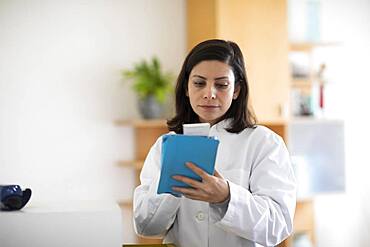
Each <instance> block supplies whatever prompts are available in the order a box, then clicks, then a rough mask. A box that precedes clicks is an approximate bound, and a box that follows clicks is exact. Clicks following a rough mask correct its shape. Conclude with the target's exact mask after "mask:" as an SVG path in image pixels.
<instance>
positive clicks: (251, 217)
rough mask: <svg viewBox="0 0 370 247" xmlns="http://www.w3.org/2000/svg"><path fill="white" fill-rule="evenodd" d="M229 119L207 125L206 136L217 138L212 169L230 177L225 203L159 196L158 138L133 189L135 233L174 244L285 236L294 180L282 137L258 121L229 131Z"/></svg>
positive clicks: (247, 242)
mask: <svg viewBox="0 0 370 247" xmlns="http://www.w3.org/2000/svg"><path fill="white" fill-rule="evenodd" d="M228 124H229V121H228V120H224V121H221V122H220V123H218V124H216V125H214V126H212V127H211V130H210V136H217V137H218V138H219V140H220V144H219V148H218V153H217V157H216V164H215V168H216V170H217V171H218V172H219V173H220V174H221V175H222V176H223V177H224V178H225V179H227V180H228V182H229V186H230V201H229V203H228V206H227V207H226V208H225V207H223V209H222V207H220V206H218V205H213V204H210V203H207V202H202V201H196V200H191V199H187V198H185V197H181V198H177V197H174V196H172V195H170V194H160V195H158V194H157V193H156V191H157V187H158V181H159V175H160V154H161V143H162V138H158V140H157V141H156V143H155V144H154V145H153V146H152V148H151V149H150V152H149V154H148V156H147V158H146V160H145V162H144V167H143V169H142V171H141V174H140V180H141V185H139V186H138V187H137V188H136V189H135V192H134V225H135V231H136V233H137V234H139V235H143V236H161V237H164V242H165V243H174V244H176V246H178V247H196V246H202V247H203V246H211V247H213V246H215V247H217V246H222V247H224V246H230V247H237V246H258V244H261V245H264V246H274V245H276V244H278V243H280V242H281V241H282V240H284V239H285V238H286V237H287V236H289V234H290V233H291V232H292V228H293V226H292V222H293V216H294V211H295V204H296V183H295V178H294V175H293V170H292V167H291V163H290V157H289V154H288V151H287V149H286V146H285V144H284V142H283V140H282V138H281V137H280V136H278V135H276V134H275V133H274V132H272V131H271V130H269V129H268V128H266V127H263V126H258V127H257V128H255V129H251V128H247V129H245V130H243V131H242V132H240V133H239V134H233V133H229V132H227V131H226V130H225V127H227V126H228ZM179 152H181V150H179Z"/></svg>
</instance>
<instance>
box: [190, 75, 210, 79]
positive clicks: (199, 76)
mask: <svg viewBox="0 0 370 247" xmlns="http://www.w3.org/2000/svg"><path fill="white" fill-rule="evenodd" d="M192 77H198V78H201V79H203V80H207V78H206V77H204V76H201V75H193V76H192Z"/></svg>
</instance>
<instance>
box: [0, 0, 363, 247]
mask: <svg viewBox="0 0 370 247" xmlns="http://www.w3.org/2000/svg"><path fill="white" fill-rule="evenodd" d="M369 23H370V1H368V0H353V1H346V0H244V1H242V0H231V1H226V0H204V1H191V0H187V1H186V0H155V1H152V0H122V1H118V0H116V1H82V0H77V1H52V0H50V1H46V0H44V1H41V0H32V1H21V0H1V1H0V184H21V185H23V186H25V187H30V188H32V190H33V192H34V194H33V197H32V201H47V202H49V201H60V200H63V201H69V200H70V201H73V200H114V201H117V202H121V205H123V204H124V205H123V206H122V212H123V214H122V215H123V217H122V221H123V226H124V229H123V233H122V236H123V241H124V242H125V243H134V242H137V241H138V240H137V238H136V237H135V235H134V233H133V231H132V222H131V221H132V219H131V215H130V211H131V209H130V206H129V205H128V206H127V204H129V203H126V204H125V203H122V202H127V201H130V200H131V198H132V192H133V189H134V187H135V185H136V183H137V181H136V179H137V173H138V169H132V167H130V166H127V165H119V164H117V163H119V162H118V161H120V160H135V159H136V157H135V155H136V153H135V152H137V151H136V150H135V143H137V140H136V138H135V137H137V136H136V134H135V127H134V128H133V127H132V125H130V124H122V122H125V121H132V120H135V121H136V120H138V119H142V116H141V114H140V112H139V110H138V106H137V95H136V94H135V92H134V91H133V90H132V88H131V85H130V84H129V83H126V82H125V80H124V79H123V78H122V70H124V69H130V68H133V66H134V64H135V63H137V62H138V61H140V60H142V59H151V58H152V57H153V56H156V57H157V58H158V59H159V61H160V62H161V65H162V68H163V70H165V71H170V72H171V73H173V74H174V75H176V74H177V73H178V72H179V70H180V67H181V65H182V62H183V60H184V58H185V56H186V53H187V52H188V51H189V49H190V48H191V47H193V46H194V45H195V44H196V43H198V42H199V41H201V40H204V39H208V38H223V39H228V40H234V41H236V42H237V43H238V44H240V46H241V47H242V50H243V53H244V55H245V60H246V64H247V74H248V76H249V82H250V87H251V98H252V104H253V107H254V109H255V112H256V114H257V117H258V119H259V120H260V121H261V122H262V123H263V122H266V123H276V122H279V123H284V124H286V126H287V127H286V128H287V133H288V136H287V138H286V141H287V142H288V143H287V144H288V146H289V147H290V150H291V152H292V156H293V157H292V160H293V163H294V164H296V167H302V165H301V166H299V165H297V164H300V163H301V164H304V165H303V166H307V165H308V166H309V168H307V167H306V168H305V169H308V170H309V171H310V172H311V173H312V174H311V178H312V177H315V176H316V175H317V174H321V173H320V172H322V171H323V170H324V169H326V168H327V167H330V169H329V171H328V172H327V173H326V177H323V181H325V182H327V183H326V184H324V185H323V186H324V187H325V186H326V187H325V188H329V187H330V186H331V185H332V184H334V187H330V188H329V189H325V188H324V189H321V187H320V188H319V189H313V188H314V187H312V186H311V190H309V191H308V192H307V191H303V192H302V193H303V194H302V197H301V199H302V200H307V198H309V200H310V201H311V202H312V203H313V204H312V205H313V211H312V212H313V216H312V219H313V222H314V240H313V241H310V243H309V245H304V244H307V242H305V243H304V244H303V240H302V239H304V236H303V237H301V238H300V239H299V237H297V239H296V241H295V246H319V247H323V246H325V247H326V246H343V247H344V246H360V247H365V246H370V235H369V234H368V233H369V232H368V231H369V230H368V229H370V179H369V174H370V168H369V166H370V159H369V155H368V153H369V151H368V147H369V144H368V142H370V134H369V130H367V128H368V127H369V126H370V111H369V109H367V108H368V107H369V106H370V103H369V102H368V100H369V96H368V93H369V91H370V86H369V85H370V74H369V71H370V67H369V64H370V27H369ZM173 83H174V81H173ZM170 105H171V97H170V96H168V101H167V110H166V113H165V114H164V115H163V116H162V118H165V117H168V116H170V115H171V113H172V111H173V109H171V107H170ZM143 121H144V120H143ZM145 121H147V120H145ZM148 121H149V120H148ZM117 122H118V124H117ZM302 123H303V125H304V124H308V125H313V127H310V128H311V130H312V132H310V133H313V135H312V136H311V137H307V136H306V137H304V136H300V134H302V133H303V132H306V131H308V129H299V127H300V126H301V127H302V125H299V124H302ZM328 123H330V124H333V123H334V125H327V124H328ZM330 126H334V127H330ZM333 129H335V130H336V131H334V132H333V131H331V130H333ZM317 130H321V131H317ZM315 131H316V132H315ZM294 133H297V134H294ZM308 138H313V139H314V140H313V141H312V140H311V142H310V143H309V144H307V145H309V147H306V148H311V147H313V146H316V147H317V148H316V149H315V150H314V151H313V152H315V154H316V153H319V154H320V150H321V153H323V154H325V155H328V154H329V153H330V155H329V156H325V155H324V156H323V158H322V159H324V160H325V159H329V161H328V162H326V163H327V164H329V165H328V166H327V167H326V166H325V165H324V167H321V166H320V167H316V168H315V169H313V170H312V169H311V168H310V167H314V164H313V166H310V164H311V163H310V162H313V161H312V160H310V157H311V158H312V157H313V156H312V155H311V156H309V158H308V161H307V160H304V157H303V156H304V155H301V154H300V151H299V150H298V149H295V147H298V146H299V145H300V144H302V143H306V142H307V139H308ZM300 140H302V142H301V141H300ZM324 140H333V141H328V142H327V143H326V144H325V145H324V144H323V146H320V145H319V144H320V143H323V142H324ZM334 146H335V148H330V147H334ZM321 148H322V149H321ZM310 150H311V149H310ZM302 157H303V158H302ZM302 160H303V161H302ZM307 162H308V163H307ZM320 162H321V161H320ZM314 163H315V162H314ZM326 163H325V164H326ZM316 164H317V163H316ZM310 169H311V170H310ZM316 172H317V174H316ZM305 174H308V172H307V173H306V171H305V170H304V169H303V170H302V169H298V170H297V177H299V179H300V181H301V183H303V185H302V184H301V185H300V186H301V187H300V189H302V188H303V189H302V190H304V183H305V182H304V181H305V179H307V176H306V175H305ZM328 174H332V176H327V175H328ZM317 176H318V175H317ZM338 176H339V177H338ZM308 179H309V178H308ZM336 179H338V180H339V182H338V183H335V182H333V183H332V181H337V180H336ZM311 182H312V181H311ZM308 183H309V182H308ZM328 186H329V187H328ZM0 234H1V233H0ZM310 234H311V233H310ZM293 244H294V243H293ZM299 244H301V245H299Z"/></svg>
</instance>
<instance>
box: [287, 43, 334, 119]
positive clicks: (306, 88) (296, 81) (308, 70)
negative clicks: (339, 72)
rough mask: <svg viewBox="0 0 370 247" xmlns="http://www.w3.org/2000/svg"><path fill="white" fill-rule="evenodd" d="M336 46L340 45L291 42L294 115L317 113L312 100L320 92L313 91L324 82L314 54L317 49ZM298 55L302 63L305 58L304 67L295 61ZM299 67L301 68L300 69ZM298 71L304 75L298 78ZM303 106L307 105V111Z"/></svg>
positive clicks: (291, 86)
mask: <svg viewBox="0 0 370 247" xmlns="http://www.w3.org/2000/svg"><path fill="white" fill-rule="evenodd" d="M336 45H338V43H335V42H326V43H318V42H317V43H311V42H291V43H290V44H289V57H290V60H291V61H290V63H291V69H290V70H291V77H290V81H291V83H290V92H291V109H292V115H296V116H297V115H313V114H314V113H315V112H314V110H315V109H312V108H314V107H313V104H312V102H311V100H312V95H313V94H314V93H319V92H313V91H312V90H313V88H314V86H315V85H317V86H318V87H320V86H322V85H323V80H322V78H321V77H320V75H319V74H318V71H317V70H318V69H317V68H314V57H313V53H314V50H315V49H317V48H322V47H332V46H336ZM297 55H298V56H300V58H301V61H300V62H302V58H304V60H305V64H304V65H302V64H301V65H299V61H297V59H294V56H296V57H297ZM294 60H296V61H294ZM298 60H299V59H298ZM297 62H298V63H297ZM294 66H296V69H294ZM299 66H301V67H300V68H299ZM324 66H325V65H324ZM297 70H302V71H300V73H302V74H300V75H299V76H298V75H297ZM314 103H315V102H314ZM316 103H317V102H316ZM302 104H306V107H307V111H305V110H303V109H302V108H300V106H301V105H302Z"/></svg>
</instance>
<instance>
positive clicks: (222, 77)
mask: <svg viewBox="0 0 370 247" xmlns="http://www.w3.org/2000/svg"><path fill="white" fill-rule="evenodd" d="M223 79H229V77H228V76H220V77H216V78H215V80H223Z"/></svg>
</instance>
